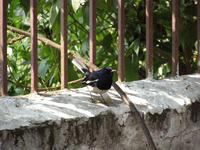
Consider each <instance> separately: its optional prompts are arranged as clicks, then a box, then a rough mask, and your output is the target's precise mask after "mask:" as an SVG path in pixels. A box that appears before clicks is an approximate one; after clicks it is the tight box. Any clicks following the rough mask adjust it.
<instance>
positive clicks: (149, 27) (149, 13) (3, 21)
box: [0, 0, 200, 95]
mask: <svg viewBox="0 0 200 150" xmlns="http://www.w3.org/2000/svg"><path fill="white" fill-rule="evenodd" d="M117 1H118V36H119V38H118V39H119V40H118V80H119V81H124V79H125V78H124V76H125V59H124V53H125V46H124V39H125V11H124V0H117ZM179 3H180V2H179V0H172V74H173V75H174V76H176V75H178V74H179V43H180V42H179ZM197 6H198V7H197V9H198V11H197V12H198V13H197V29H198V32H197V35H198V36H197V38H198V39H197V41H198V71H199V72H200V2H199V1H198V5H197ZM89 7H90V9H89V18H90V23H89V25H90V30H89V49H90V62H92V63H95V60H96V0H89ZM60 14H61V41H60V43H61V44H60V46H61V48H60V50H61V89H64V88H67V83H68V76H67V74H68V73H67V72H68V61H67V60H68V50H67V44H68V43H67V36H68V34H67V0H61V13H60ZM30 24H31V92H37V91H38V73H37V65H38V63H37V0H30ZM146 49H147V51H146V52H147V54H146V76H147V77H150V78H151V77H152V76H153V0H146ZM0 80H1V81H0V84H1V85H0V88H1V95H7V93H8V92H7V86H8V81H7V80H8V79H7V0H0Z"/></svg>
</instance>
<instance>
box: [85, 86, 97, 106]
mask: <svg viewBox="0 0 200 150" xmlns="http://www.w3.org/2000/svg"><path fill="white" fill-rule="evenodd" d="M87 89H88V91H89V93H90V97H91V101H92V103H94V102H95V100H94V99H93V97H92V93H91V91H90V89H89V88H88V86H87Z"/></svg>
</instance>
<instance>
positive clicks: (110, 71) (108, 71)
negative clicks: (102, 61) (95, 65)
mask: <svg viewBox="0 0 200 150" xmlns="http://www.w3.org/2000/svg"><path fill="white" fill-rule="evenodd" d="M104 70H105V71H106V72H107V73H113V72H116V70H113V69H112V68H111V67H105V68H104Z"/></svg>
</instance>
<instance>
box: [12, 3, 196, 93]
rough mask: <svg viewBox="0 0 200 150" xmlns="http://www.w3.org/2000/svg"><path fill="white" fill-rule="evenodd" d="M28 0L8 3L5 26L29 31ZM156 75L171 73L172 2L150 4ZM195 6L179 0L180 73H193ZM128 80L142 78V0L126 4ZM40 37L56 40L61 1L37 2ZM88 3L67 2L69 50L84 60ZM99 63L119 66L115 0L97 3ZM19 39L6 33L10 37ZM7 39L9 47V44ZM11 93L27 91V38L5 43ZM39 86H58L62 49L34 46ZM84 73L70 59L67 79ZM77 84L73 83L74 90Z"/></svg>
mask: <svg viewBox="0 0 200 150" xmlns="http://www.w3.org/2000/svg"><path fill="white" fill-rule="evenodd" d="M29 8H30V6H29V1H27V0H12V1H9V5H8V24H9V25H12V26H15V27H17V28H20V29H23V30H25V31H30V24H29V19H30V17H29V16H30V13H29ZM153 9H154V11H153V12H154V14H153V15H154V77H155V78H157V79H160V78H164V77H166V76H167V75H169V74H170V72H171V47H172V45H171V1H169V0H160V1H154V8H153ZM196 14H197V11H196V2H195V1H193V0H187V1H185V0H182V1H181V8H180V17H181V18H180V25H181V28H180V40H181V41H180V44H181V45H180V73H181V74H185V73H190V72H194V70H195V69H196V63H197V62H196V55H197V49H196V47H195V42H196V23H197V17H196ZM125 15H126V18H125V36H126V39H125V60H126V62H125V64H126V81H132V80H138V79H142V78H144V77H145V73H144V72H145V69H144V68H145V55H146V48H145V39H146V36H145V32H146V28H145V1H144V0H129V1H125ZM38 31H39V34H41V35H43V36H45V37H47V38H49V39H51V40H53V41H55V42H57V43H59V42H60V0H40V1H38ZM88 31H89V2H88V1H86V0H71V1H68V48H69V50H70V51H75V52H78V53H79V54H80V55H81V56H82V57H85V58H88V56H89V44H88ZM96 32H97V35H96V39H97V62H96V63H97V65H98V66H99V67H103V66H111V67H113V68H114V69H116V68H117V57H118V48H117V47H118V46H117V39H118V33H117V1H116V0H97V29H96ZM17 37H18V35H17V34H15V33H12V32H8V39H9V41H11V39H15V38H17ZM9 41H8V43H9ZM8 47H9V51H10V53H9V54H8V68H9V70H8V71H9V81H10V82H9V94H10V95H18V94H26V93H28V92H29V90H30V39H29V38H24V39H22V40H19V41H17V42H14V43H10V44H8ZM38 75H39V87H41V88H44V87H57V86H59V85H60V51H59V50H57V49H55V48H52V47H50V46H47V45H45V44H44V43H41V42H39V43H38ZM80 77H82V74H81V73H80V72H79V71H77V69H76V68H74V66H73V65H72V64H71V62H70V61H69V80H75V79H78V78H80ZM115 79H116V77H115ZM77 86H80V85H75V87H77Z"/></svg>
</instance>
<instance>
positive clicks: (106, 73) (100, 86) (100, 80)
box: [82, 67, 115, 94]
mask: <svg viewBox="0 0 200 150" xmlns="http://www.w3.org/2000/svg"><path fill="white" fill-rule="evenodd" d="M82 70H83V72H85V78H84V79H83V80H82V83H83V84H86V85H89V86H92V87H93V88H94V90H93V92H94V93H97V94H103V93H105V92H107V91H108V90H109V89H110V88H111V86H112V82H113V80H112V78H113V72H114V71H115V70H112V68H111V67H105V68H103V69H100V70H98V71H94V72H89V71H88V70H87V69H82Z"/></svg>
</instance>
